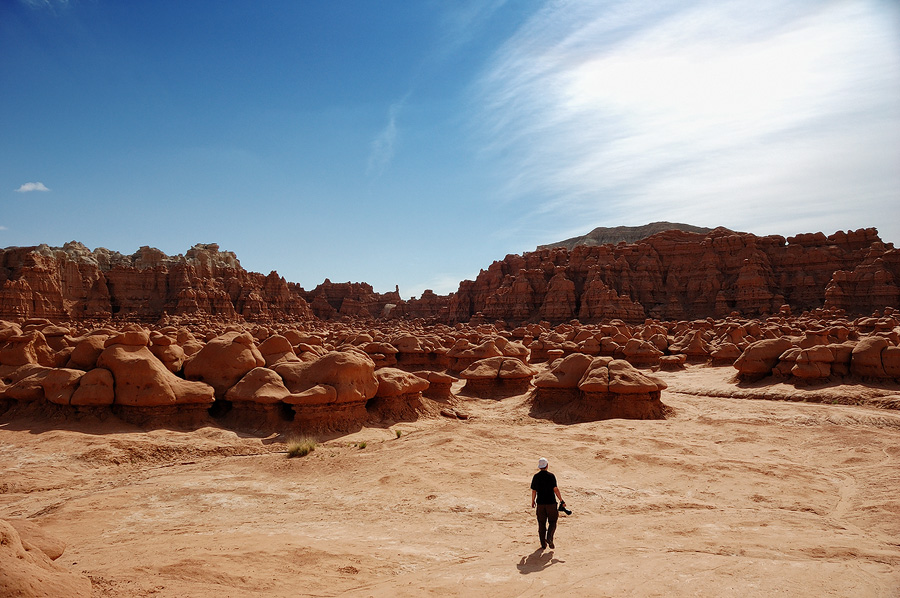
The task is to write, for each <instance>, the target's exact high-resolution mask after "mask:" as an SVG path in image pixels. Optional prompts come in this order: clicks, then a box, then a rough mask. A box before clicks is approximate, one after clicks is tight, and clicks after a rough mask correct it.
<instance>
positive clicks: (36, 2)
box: [19, 0, 69, 9]
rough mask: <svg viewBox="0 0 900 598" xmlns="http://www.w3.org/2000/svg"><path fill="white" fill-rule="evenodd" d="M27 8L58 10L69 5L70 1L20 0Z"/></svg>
mask: <svg viewBox="0 0 900 598" xmlns="http://www.w3.org/2000/svg"><path fill="white" fill-rule="evenodd" d="M19 2H21V3H22V4H24V5H25V6H28V7H31V8H51V9H52V8H56V7H57V6H59V7H65V6H68V5H69V0H19Z"/></svg>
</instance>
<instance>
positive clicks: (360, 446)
mask: <svg viewBox="0 0 900 598" xmlns="http://www.w3.org/2000/svg"><path fill="white" fill-rule="evenodd" d="M356 446H358V447H359V448H361V449H364V448H366V441H365V440H363V441H362V442H360V443H359V444H358V445H356Z"/></svg>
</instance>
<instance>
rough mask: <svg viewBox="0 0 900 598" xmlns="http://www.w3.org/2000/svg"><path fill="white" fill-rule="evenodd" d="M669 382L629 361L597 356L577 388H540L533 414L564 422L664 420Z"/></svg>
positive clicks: (536, 390)
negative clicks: (642, 370)
mask: <svg viewBox="0 0 900 598" xmlns="http://www.w3.org/2000/svg"><path fill="white" fill-rule="evenodd" d="M665 388H666V384H665V382H663V381H662V380H659V379H658V378H655V377H653V376H649V375H646V374H644V373H642V372H640V371H639V370H638V369H636V368H635V367H634V366H633V365H631V364H630V363H628V362H627V361H625V360H621V359H611V358H610V357H596V358H594V360H593V361H592V362H591V363H590V364H589V365H588V367H587V368H585V371H584V374H583V376H582V378H581V380H580V381H579V383H578V386H577V387H575V388H549V387H536V388H535V392H534V394H533V396H532V401H533V402H532V415H533V416H535V417H544V418H549V419H552V420H553V421H557V422H560V423H574V422H586V421H596V420H601V419H610V418H628V419H663V418H665V416H666V411H667V408H666V406H665V405H663V403H662V402H661V401H660V397H661V391H662V390H663V389H665Z"/></svg>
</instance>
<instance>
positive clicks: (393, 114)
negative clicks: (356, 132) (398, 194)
mask: <svg viewBox="0 0 900 598" xmlns="http://www.w3.org/2000/svg"><path fill="white" fill-rule="evenodd" d="M408 98H409V94H406V95H405V96H403V98H402V99H400V100H399V101H397V102H394V103H393V104H391V106H390V107H389V108H388V118H387V124H386V125H385V126H384V128H383V129H381V131H380V132H379V133H378V135H376V136H375V139H373V140H372V145H371V149H370V150H369V160H368V163H367V165H366V174H367V175H368V176H370V177H378V176H381V175H382V174H384V172H385V171H386V170H387V168H388V166H390V164H391V161H392V160H393V159H394V152H395V147H396V144H397V116H398V115H399V114H400V111H401V110H403V106H404V105H405V104H406V100H407V99H408Z"/></svg>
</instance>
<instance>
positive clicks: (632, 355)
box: [622, 338, 663, 366]
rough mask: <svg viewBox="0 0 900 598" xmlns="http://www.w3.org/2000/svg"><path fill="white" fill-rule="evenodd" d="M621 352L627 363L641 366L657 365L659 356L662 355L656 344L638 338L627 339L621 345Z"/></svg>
mask: <svg viewBox="0 0 900 598" xmlns="http://www.w3.org/2000/svg"><path fill="white" fill-rule="evenodd" d="M622 353H624V354H625V359H626V360H627V361H628V363H630V364H632V365H643V366H648V365H659V358H660V357H662V355H663V352H662V351H660V350H659V349H657V348H656V345H654V344H653V343H651V342H650V341H645V340H641V339H638V338H632V339H628V342H627V343H625V346H624V347H622Z"/></svg>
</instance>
